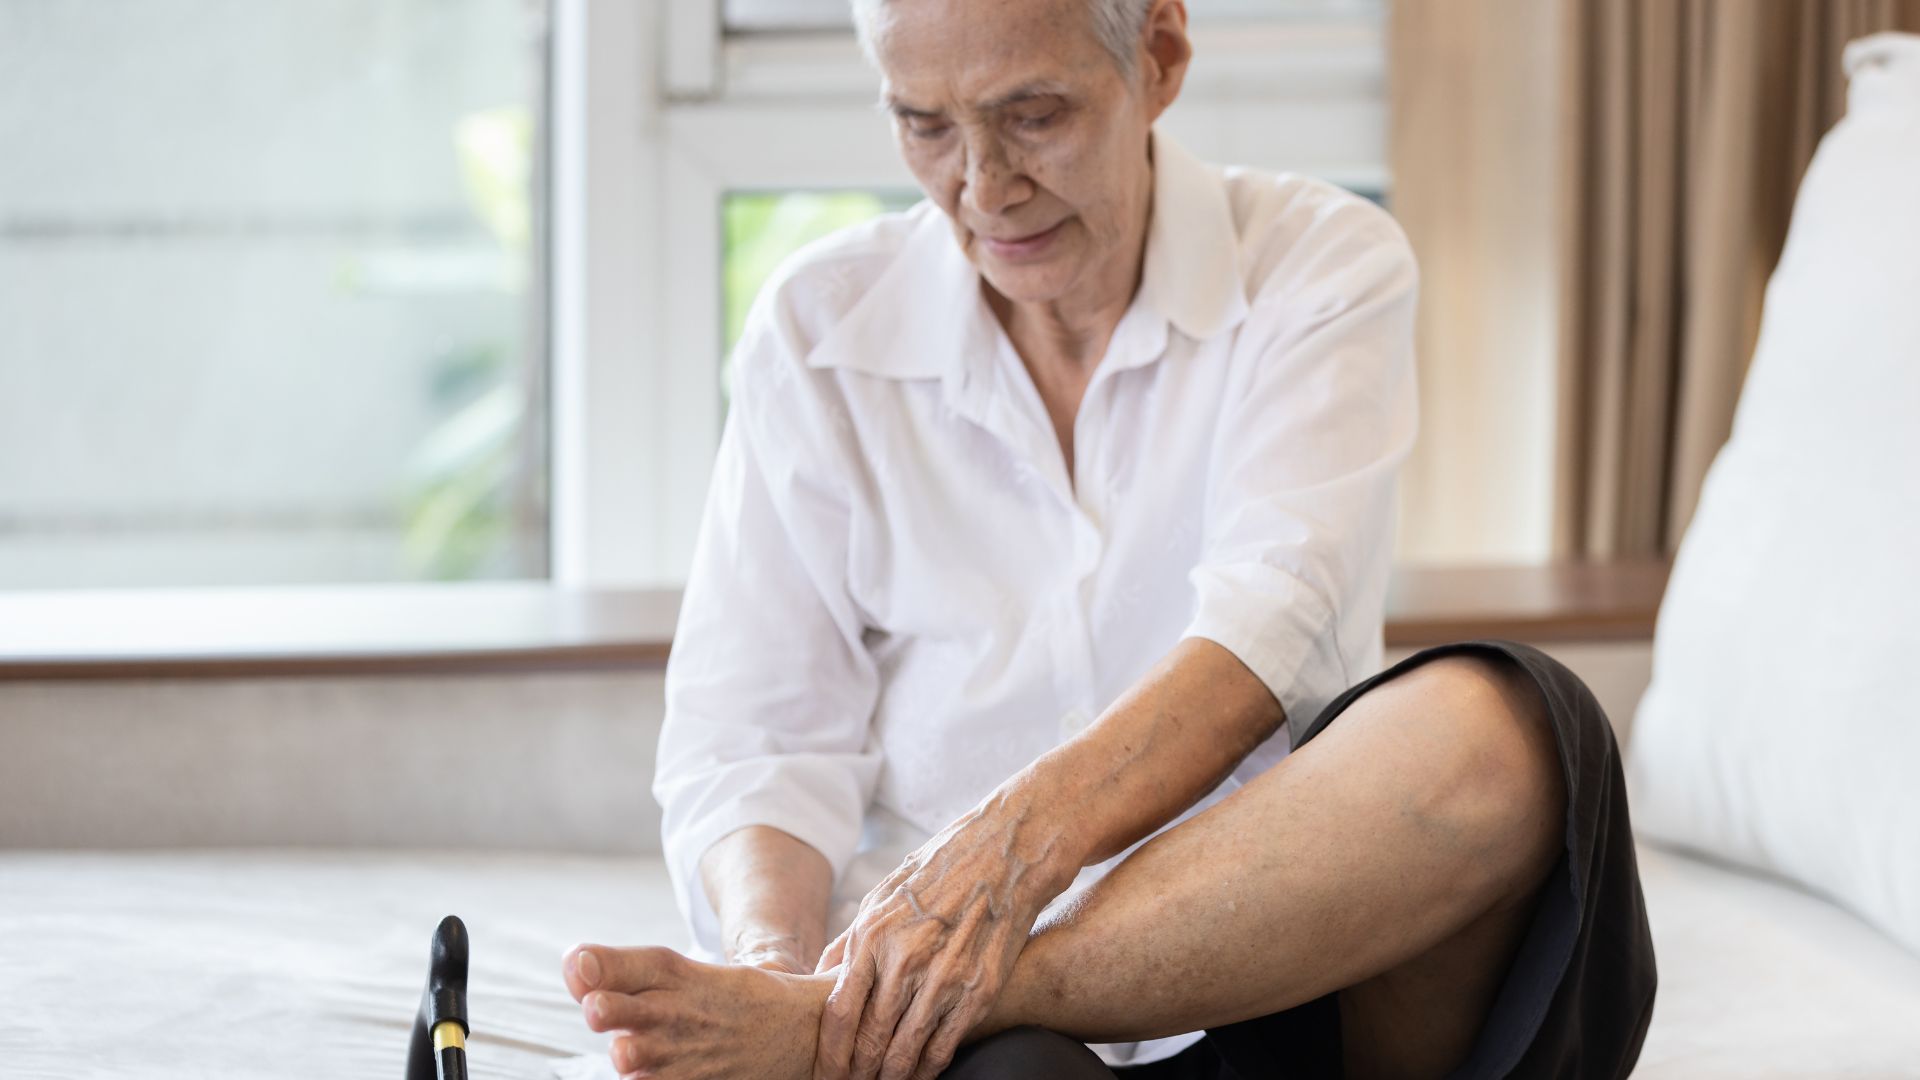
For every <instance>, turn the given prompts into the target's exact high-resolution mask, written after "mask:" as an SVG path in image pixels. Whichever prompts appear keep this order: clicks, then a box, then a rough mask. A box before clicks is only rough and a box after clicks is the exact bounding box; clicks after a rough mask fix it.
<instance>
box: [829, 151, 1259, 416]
mask: <svg viewBox="0 0 1920 1080" xmlns="http://www.w3.org/2000/svg"><path fill="white" fill-rule="evenodd" d="M1153 159H1154V169H1153V215H1152V218H1151V219H1150V221H1149V223H1148V226H1147V248H1146V257H1145V265H1144V266H1143V267H1142V270H1141V276H1140V291H1139V294H1138V295H1136V296H1135V297H1134V302H1133V304H1132V305H1130V306H1129V308H1128V310H1127V314H1126V316H1125V317H1124V318H1123V320H1122V323H1123V326H1122V331H1117V332H1116V338H1118V337H1119V336H1120V334H1121V332H1124V331H1125V330H1126V329H1127V326H1126V324H1129V323H1137V322H1140V321H1142V320H1143V319H1146V318H1150V317H1154V316H1157V318H1154V319H1152V321H1155V322H1158V323H1159V324H1160V326H1161V327H1162V328H1164V327H1165V325H1166V324H1167V323H1171V324H1172V326H1173V327H1174V328H1175V329H1177V330H1179V331H1180V332H1181V333H1183V334H1185V335H1187V336H1188V337H1190V338H1194V339H1196V340H1206V339H1208V338H1211V337H1213V336H1215V335H1216V334H1220V333H1223V332H1225V331H1227V330H1230V329H1232V328H1233V327H1234V326H1237V325H1239V323H1240V322H1241V320H1243V319H1245V318H1246V316H1247V297H1246V287H1245V284H1244V281H1243V278H1242V265H1241V253H1240V243H1239V233H1238V230H1237V229H1236V228H1235V226H1234V220H1233V208H1232V206H1231V204H1230V203H1229V202H1228V199H1227V188H1226V181H1225V180H1224V178H1223V177H1222V176H1221V175H1220V173H1219V172H1218V171H1216V170H1215V169H1213V168H1212V167H1210V166H1208V165H1206V164H1205V163H1203V162H1201V161H1200V160H1199V159H1197V158H1195V157H1194V156H1193V155H1192V154H1190V153H1188V152H1187V150H1186V149H1185V148H1184V147H1182V146H1180V145H1179V144H1178V143H1176V142H1174V141H1173V140H1172V139H1170V138H1168V137H1167V136H1166V135H1165V134H1163V133H1161V132H1158V131H1156V132H1154V134H1153ZM914 213H915V214H916V215H917V217H918V220H917V221H915V222H914V223H913V225H912V228H911V229H910V231H909V233H908V235H907V239H906V241H905V243H904V244H903V246H902V248H901V250H900V253H899V255H898V256H897V257H896V258H895V259H894V261H893V263H892V264H891V265H889V266H888V267H887V269H886V270H885V271H884V272H882V274H881V275H880V278H879V279H878V280H877V281H875V282H874V284H873V286H872V287H871V288H869V289H868V290H867V293H866V295H865V296H863V297H862V298H861V299H860V300H859V301H858V302H857V303H855V304H854V306H853V308H852V309H851V310H849V311H848V312H847V314H846V315H845V316H844V317H843V318H842V319H841V320H840V321H839V322H838V323H837V324H836V325H835V326H834V328H833V329H832V330H830V331H828V333H827V335H826V336H825V337H824V338H822V339H821V341H820V343H819V344H818V345H816V346H815V347H814V349H813V350H812V352H810V353H809V354H808V355H807V365H808V366H809V367H816V368H823V367H825V368H848V369H850V370H854V371H860V372H864V373H867V374H870V375H879V376H883V377H889V378H898V379H916V378H941V377H946V378H949V379H963V378H964V377H965V375H966V373H967V368H968V364H969V358H983V357H987V356H991V355H992V352H991V350H992V349H993V348H994V344H995V338H994V334H993V328H992V320H993V315H992V312H991V310H990V309H989V308H988V307H987V304H986V299H985V298H984V297H983V296H982V295H981V293H980V275H979V272H978V271H976V270H975V269H974V268H973V265H972V264H971V263H969V262H968V261H967V259H966V256H965V255H964V254H962V253H961V251H960V247H959V244H958V243H956V242H955V240H954V237H953V230H952V227H951V226H950V225H949V223H948V222H947V219H946V216H945V215H944V214H942V213H940V211H939V210H938V209H936V208H934V207H932V206H930V205H927V204H922V205H921V207H920V208H919V209H917V210H916V211H914ZM1155 336H1156V337H1159V336H1160V335H1155ZM1162 342H1164V338H1162ZM1116 344H1118V341H1117V340H1116ZM1163 349H1164V345H1163V346H1162V348H1160V349H1152V350H1149V351H1150V352H1151V353H1152V354H1154V355H1157V354H1158V353H1159V352H1160V351H1163ZM1150 358H1151V357H1150V356H1138V357H1136V358H1135V362H1138V363H1144V362H1146V360H1148V359H1150Z"/></svg>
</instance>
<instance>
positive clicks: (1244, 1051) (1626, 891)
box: [1115, 641, 1655, 1080]
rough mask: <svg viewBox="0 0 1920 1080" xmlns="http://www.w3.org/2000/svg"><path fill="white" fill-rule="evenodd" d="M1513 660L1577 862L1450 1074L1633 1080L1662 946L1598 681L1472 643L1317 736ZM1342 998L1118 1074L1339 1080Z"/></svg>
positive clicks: (1542, 911)
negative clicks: (1436, 678)
mask: <svg viewBox="0 0 1920 1080" xmlns="http://www.w3.org/2000/svg"><path fill="white" fill-rule="evenodd" d="M1461 653H1475V654H1480V655H1494V656H1503V657H1506V658H1507V659H1509V660H1511V661H1513V662H1514V663H1515V664H1517V665H1519V667H1520V669H1521V670H1522V671H1524V672H1525V673H1526V674H1527V675H1528V676H1529V677H1530V678H1531V679H1532V680H1533V682H1534V684H1535V685H1537V686H1538V687H1539V688H1540V693H1541V696H1542V697H1543V698H1544V699H1545V702H1546V711H1547V718H1548V721H1549V722H1550V723H1551V724H1552V725H1553V734H1554V740H1555V741H1556V742H1557V743H1558V744H1559V748H1560V765H1561V768H1562V770H1563V771H1564V772H1565V773H1566V781H1567V833H1566V841H1567V844H1566V852H1565V853H1564V854H1563V855H1562V856H1561V858H1560V863H1559V865H1558V866H1557V867H1555V870H1554V872H1553V874H1552V875H1551V876H1550V877H1549V878H1548V880H1547V884H1546V885H1544V886H1542V887H1541V892H1540V896H1539V900H1538V903H1537V904H1536V906H1535V909H1534V914H1533V922H1532V924H1531V925H1530V926H1529V927H1528V930H1527V933H1526V937H1525V938H1523V939H1522V941H1521V944H1520V950H1519V952H1518V953H1517V954H1516V955H1515V956H1514V958H1513V965H1512V967H1511V968H1509V969H1508V971H1507V978H1506V981H1505V983H1503V984H1502V985H1501V987H1500V991H1499V994H1498V995H1497V996H1496V997H1495V999H1494V1003H1493V1006H1492V1008H1491V1009H1490V1010H1489V1012H1488V1014H1487V1019H1486V1023H1485V1024H1484V1025H1483V1026H1482V1028H1481V1030H1480V1034H1479V1036H1478V1038H1476V1039H1475V1040H1474V1044H1473V1051H1472V1053H1470V1054H1469V1055H1468V1057H1467V1060H1466V1062H1465V1063H1464V1064H1462V1065H1461V1066H1460V1068H1458V1069H1457V1070H1455V1071H1454V1072H1453V1073H1452V1074H1451V1075H1452V1076H1454V1077H1460V1078H1471V1080H1482V1078H1486V1080H1492V1078H1496V1077H1508V1076H1512V1077H1529V1078H1530V1077H1623V1076H1626V1075H1627V1074H1628V1073H1629V1072H1631V1071H1632V1069H1633V1065H1634V1062H1635V1061H1636V1060H1637V1059H1638V1058H1639V1056H1640V1044H1641V1042H1642V1041H1643V1040H1644V1039H1645V1038H1646V1035H1647V1024H1648V1022H1649V1021H1650V1020H1651V1019H1652V1018H1653V994H1654V981H1655V979H1654V965H1653V935H1652V932H1651V931H1650V930H1649V929H1648V927H1647V905H1646V901H1645V900H1644V899H1643V898H1642V896H1641V894H1640V871H1639V868H1638V866H1637V865H1636V863H1635V861H1634V854H1633V830H1632V828H1631V827H1630V825H1629V823H1628V820H1627V793H1626V782H1625V780H1624V779H1623V777H1622V775H1621V771H1620V751H1619V747H1618V746H1617V744H1616V743H1615V742H1614V738H1613V727H1612V725H1610V724H1609V723H1608V722H1607V717H1606V714H1605V713H1604V712H1602V711H1601V709H1600V704H1599V702H1597V701H1595V700H1594V698H1593V694H1592V693H1591V692H1590V691H1588V689H1587V687H1586V684H1584V683H1582V682H1581V681H1580V679H1579V678H1578V677H1577V676H1575V675H1574V674H1573V673H1572V672H1571V671H1568V670H1567V669H1566V668H1565V667H1563V666H1561V664H1560V663H1559V662H1558V661H1556V660H1554V659H1552V658H1551V657H1549V656H1547V655H1546V654H1544V653H1542V652H1540V651H1539V650H1537V649H1533V648H1530V647H1528V646H1526V645H1517V644H1514V643H1513V642H1510V641H1470V642H1462V643H1459V644H1456V645H1442V646H1440V647H1438V648H1433V649H1428V650H1426V651H1424V652H1421V653H1417V654H1415V655H1413V656H1410V657H1408V658H1407V659H1405V660H1403V661H1401V662H1400V663H1398V664H1396V665H1394V666H1393V667H1391V668H1389V669H1387V670H1386V671H1383V672H1381V673H1380V674H1378V675H1375V676H1373V677H1372V678H1370V679H1367V680H1366V681H1364V682H1362V683H1360V684H1358V685H1356V686H1354V687H1352V688H1351V689H1349V690H1348V691H1347V692H1346V693H1343V694H1341V695H1340V696H1339V697H1338V698H1336V699H1334V701H1333V703H1332V704H1330V705H1328V706H1327V707H1326V709H1325V710H1324V711H1323V712H1321V714H1320V715H1319V716H1318V717H1316V718H1314V721H1313V723H1312V724H1310V725H1308V726H1307V729H1306V732H1305V733H1304V734H1303V735H1302V736H1301V737H1300V740H1299V743H1296V744H1295V746H1296V748H1297V747H1298V746H1299V745H1300V743H1305V742H1306V741H1307V740H1309V739H1311V738H1313V737H1314V736H1315V735H1318V734H1319V733H1320V732H1322V731H1324V730H1325V729H1326V727H1327V725H1328V724H1330V723H1332V722H1333V721H1334V719H1335V718H1336V717H1338V716H1339V715H1340V714H1341V713H1342V712H1343V711H1345V710H1346V708H1347V706H1349V705H1351V704H1353V702H1354V700H1355V699H1356V698H1358V697H1359V696H1360V695H1362V694H1364V693H1366V692H1367V691H1368V690H1371V689H1373V688H1374V687H1376V686H1378V685H1380V684H1381V683H1383V682H1385V681H1387V680H1388V679H1391V678H1394V677H1395V676H1398V675H1401V674H1403V673H1405V672H1407V671H1408V670H1410V669H1412V668H1415V667H1418V666H1419V665H1421V664H1424V663H1426V662H1427V661H1429V660H1434V659H1437V658H1439V657H1442V656H1452V655H1458V654H1461ZM1340 1045H1341V1044H1340V1009H1339V1006H1338V994H1337V993H1334V994H1328V995H1327V996H1325V997H1322V998H1319V999H1317V1000H1314V1001H1310V1002H1307V1003H1306V1004H1304V1005H1300V1006H1298V1007H1296V1008H1292V1009H1288V1010H1286V1011H1284V1012H1278V1013H1274V1014H1273V1015H1271V1016H1262V1017H1258V1018H1256V1019H1253V1020H1247V1021H1244V1022H1242V1023H1238V1024H1231V1025H1228V1026H1226V1027H1222V1028H1215V1029H1212V1030H1210V1031H1208V1032H1207V1034H1206V1038H1204V1039H1203V1040H1202V1041H1200V1042H1199V1043H1197V1044H1195V1045H1194V1046H1191V1047H1189V1048H1187V1049H1186V1050H1184V1051H1182V1052H1181V1053H1180V1054H1178V1055H1176V1056H1174V1057H1172V1058H1169V1059H1167V1060H1165V1061H1158V1062H1153V1063H1151V1064H1148V1065H1138V1066H1132V1067H1129V1068H1122V1069H1117V1070H1115V1072H1116V1073H1117V1074H1118V1075H1119V1076H1121V1077H1124V1078H1126V1080H1266V1078H1268V1077H1284V1078H1288V1080H1292V1078H1296V1077H1299V1078H1308V1077H1311V1078H1319V1077H1338V1076H1340V1075H1341V1066H1340V1058H1341V1054H1340Z"/></svg>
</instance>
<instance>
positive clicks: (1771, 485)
mask: <svg viewBox="0 0 1920 1080" xmlns="http://www.w3.org/2000/svg"><path fill="white" fill-rule="evenodd" d="M1846 61H1847V70H1848V72H1849V74H1850V75H1851V76H1852V80H1853V82H1852V89H1851V92H1850V97H1849V102H1848V111H1847V117H1846V119H1845V120H1843V121H1841V123H1840V124H1839V125H1838V126H1836V127H1835V128H1834V129H1833V130H1832V131H1831V132H1829V133H1828V134H1827V137H1826V139H1825V140H1824V141H1822V142H1821V144H1820V150H1819V152H1818V154H1816V155H1815V157H1814V160H1813V165H1812V167H1811V168H1810V169H1809V170H1808V172H1807V176H1806V179H1805V180H1804V181H1803V182H1802V184H1801V188H1800V194H1799V198H1798V202H1797V204H1796V205H1795V207H1794V216H1793V225H1792V229H1791V231H1790V233H1789V235H1788V238H1787V245H1786V251H1785V254H1784V255H1783V256H1782V258H1781V260H1780V266H1779V268H1778V269H1777V270H1776V271H1775V272H1774V275H1773V281H1772V282H1771V284H1770V285H1769V286H1768V289H1767V305H1766V313H1765V316H1764V319H1763V322H1762V326H1761V331H1760V345H1759V349H1758V350H1757V351H1756V353H1755V355H1754V361H1753V367H1752V370H1751V371H1750V373H1749V374H1748V376H1747V385H1746V390H1745V392H1744V394H1743V395H1742V397H1741V400H1740V408H1739V413H1738V415H1737V416H1736V417H1735V420H1734V428H1733V437H1732V439H1731V440H1730V441H1729V442H1728V443H1727V445H1726V447H1725V448H1724V449H1722V450H1721V451H1720V456H1719V457H1718V458H1717V459H1716V460H1715V461H1714V464H1713V469H1712V471H1711V472H1710V473H1709V474H1708V476H1707V481H1706V487H1705V490H1704V492H1703V493H1702V495H1701V499H1700V506H1699V509H1698V511H1696V513H1695V515H1694V519H1693V523H1692V525H1691V526H1690V527H1689V528H1688V530H1687V534H1686V537H1685V539H1684V541H1683V542H1682V543H1681V546H1680V553H1679V557H1678V560H1677V562H1676V563H1675V566H1674V571H1673V580H1672V583H1671V584H1670V585H1669V586H1668V587H1667V595H1666V601H1665V603H1664V604H1663V605H1662V608H1661V612H1660V623H1659V627H1658V630H1657V632H1656V635H1655V640H1654V666H1653V682H1652V685H1651V686H1650V687H1649V689H1648V691H1647V695H1646V697H1645V698H1644V699H1643V700H1642V702H1641V706H1640V712H1639V716H1638V719H1637V720H1636V721H1635V723H1634V727H1633V735H1632V743H1631V746H1630V747H1629V753H1628V774H1629V778H1630V781H1631V785H1632V797H1633V817H1634V821H1635V824H1636V825H1637V826H1638V831H1639V832H1640V833H1641V834H1642V835H1644V836H1647V837H1649V838H1652V839H1655V840H1664V841H1667V842H1670V843H1675V844H1679V845H1681V846H1684V847H1688V848H1692V849H1695V850H1698V851H1703V852H1706V853H1709V854H1712V855H1716V856H1719V857H1721V858H1724V859H1727V860H1731V861H1733V862H1737V863H1741V864H1745V865H1748V866H1753V867H1758V868H1760V869H1764V870H1769V871H1773V872H1775V873H1778V874H1781V875H1784V876H1786V877H1789V878H1793V879H1795V880H1797V881H1800V882H1802V883H1803V884H1805V885H1807V886H1808V887H1810V888H1812V889H1814V890H1815V891H1818V892H1821V893H1824V894H1826V895H1828V896H1831V897H1833V898H1834V899H1836V900H1838V901H1840V902H1841V903H1842V904H1844V905H1845V906H1847V907H1849V908H1852V909H1853V910H1854V911H1856V912H1858V913H1859V914H1860V915H1862V916H1864V917H1865V918H1866V919H1867V920H1868V921H1870V922H1872V923H1873V924H1875V925H1876V926H1878V927H1880V928H1881V929H1882V930H1884V931H1886V932H1887V933H1888V934H1890V935H1892V936H1893V937H1894V938H1896V939H1898V940H1899V941H1901V942H1903V943H1904V944H1906V945H1907V946H1908V947H1909V948H1911V949H1914V950H1916V951H1920V37H1915V36H1912V35H1893V34H1886V35H1881V36H1878V37H1874V38H1868V39H1866V40H1864V41H1860V42H1855V43H1854V44H1853V45H1852V46H1850V47H1849V48H1848V50H1847V53H1846Z"/></svg>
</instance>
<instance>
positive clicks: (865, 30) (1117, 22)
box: [853, 0, 1153, 75]
mask: <svg viewBox="0 0 1920 1080" xmlns="http://www.w3.org/2000/svg"><path fill="white" fill-rule="evenodd" d="M889 2H890V0H853V27H854V30H855V31H856V32H858V33H859V35H860V48H861V49H863V50H865V52H866V54H867V59H868V60H874V59H875V55H874V51H873V17H874V16H875V15H877V14H878V13H879V11H880V9H881V8H884V7H886V6H887V4H888V3H889ZM1082 2H1083V3H1085V4H1086V5H1087V13H1088V14H1089V15H1091V16H1092V17H1093V32H1094V35H1095V36H1096V37H1098V38H1099V39H1100V45H1101V47H1103V48H1105V49H1106V50H1107V52H1109V53H1111V54H1113V59H1114V62H1115V63H1117V64H1119V65H1120V70H1121V71H1122V72H1124V73H1126V74H1128V75H1131V74H1133V61H1134V50H1135V49H1137V48H1138V47H1139V44H1140V31H1141V29H1142V28H1143V27H1145V26H1146V24H1147V13H1148V11H1150V10H1151V9H1152V7H1153V0H1082Z"/></svg>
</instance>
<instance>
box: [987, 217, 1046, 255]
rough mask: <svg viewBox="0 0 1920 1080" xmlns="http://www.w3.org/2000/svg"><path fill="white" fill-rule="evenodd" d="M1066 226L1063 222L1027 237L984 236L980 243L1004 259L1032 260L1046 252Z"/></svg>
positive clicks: (1029, 234)
mask: <svg viewBox="0 0 1920 1080" xmlns="http://www.w3.org/2000/svg"><path fill="white" fill-rule="evenodd" d="M1065 225H1066V222H1065V221H1061V222H1058V223H1057V224H1054V225H1052V226H1049V227H1048V228H1045V229H1042V230H1040V231H1039V232H1036V233H1028V234H1027V235H1025V236H1016V237H1011V238H1008V239H1000V238H997V237H992V236H984V235H983V236H981V237H980V243H981V244H982V245H983V246H985V247H986V249H987V250H988V251H990V252H992V253H993V254H994V255H995V256H997V257H999V258H1002V259H1012V260H1018V259H1023V258H1032V257H1033V256H1036V255H1039V254H1041V253H1042V252H1044V251H1045V250H1046V249H1047V247H1048V246H1049V245H1050V244H1052V243H1053V241H1054V239H1055V238H1057V237H1058V236H1059V235H1060V231H1061V228H1062V227H1063V226H1065Z"/></svg>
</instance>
